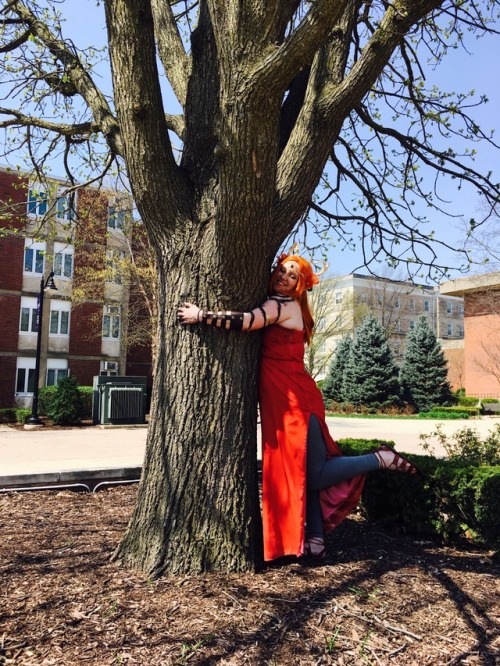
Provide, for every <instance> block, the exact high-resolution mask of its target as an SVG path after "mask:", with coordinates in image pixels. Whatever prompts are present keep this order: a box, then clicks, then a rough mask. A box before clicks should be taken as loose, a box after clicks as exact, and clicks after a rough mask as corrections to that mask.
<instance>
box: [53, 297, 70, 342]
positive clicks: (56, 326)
mask: <svg viewBox="0 0 500 666" xmlns="http://www.w3.org/2000/svg"><path fill="white" fill-rule="evenodd" d="M70 308H71V305H70V303H69V301H53V302H51V304H50V326H49V333H50V335H69V313H70Z"/></svg>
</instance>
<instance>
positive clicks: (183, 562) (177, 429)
mask: <svg viewBox="0 0 500 666" xmlns="http://www.w3.org/2000/svg"><path fill="white" fill-rule="evenodd" d="M120 10H121V11H124V13H126V12H127V11H128V7H127V6H124V5H122V4H120ZM126 18H127V21H130V16H127V17H126ZM141 20H142V21H143V22H144V21H146V26H147V19H144V15H141ZM140 22H141V21H140V20H138V21H136V23H139V25H137V26H136V27H135V28H134V27H133V26H131V27H130V29H131V30H134V29H135V30H137V31H138V32H141V33H142V41H143V47H144V39H145V38H144V31H145V26H144V25H142V26H141V25H140ZM132 23H134V19H132ZM115 39H119V35H116V36H115V35H113V34H111V35H110V45H111V48H112V52H114V53H115V62H116V60H117V59H118V58H121V59H125V58H126V59H130V61H132V62H133V61H134V54H133V53H132V52H131V51H130V50H127V51H123V50H119V51H118V53H116V52H115V51H113V47H114V44H115ZM228 48H230V47H228ZM144 50H145V49H144V48H143V51H142V53H141V58H142V59H144V58H145V53H144ZM150 53H154V51H151V52H150ZM193 54H194V55H193V71H192V75H191V78H190V82H189V95H188V103H187V108H186V132H185V143H184V153H183V160H182V165H181V167H182V171H181V172H180V173H179V176H178V177H179V182H178V183H177V187H176V194H175V196H174V195H172V196H170V197H169V196H164V197H163V200H162V199H161V196H160V191H162V192H165V191H168V189H169V187H171V186H172V184H171V183H168V182H167V181H166V180H162V178H164V175H163V174H162V164H161V160H160V159H159V158H158V165H157V168H155V169H151V170H147V171H145V170H144V160H143V159H142V157H141V154H142V155H143V154H144V152H147V154H148V155H150V156H151V159H154V155H155V152H156V151H158V145H159V143H160V142H161V140H162V138H161V137H158V142H156V141H155V139H154V136H153V140H151V138H152V137H151V135H149V134H148V132H149V131H150V127H151V123H154V122H155V120H154V118H152V117H151V115H152V112H151V111H150V109H154V108H157V107H156V105H157V103H158V102H157V101H156V100H153V99H152V100H151V101H150V100H147V99H142V100H141V107H140V108H141V113H139V114H138V113H137V110H136V112H134V110H133V106H134V105H133V100H134V96H135V95H138V94H139V92H138V91H139V90H140V81H139V80H138V77H137V76H136V75H134V76H133V77H132V78H131V80H130V81H129V83H128V85H125V86H120V90H117V91H116V97H117V103H118V105H119V108H120V109H122V111H121V122H122V124H123V126H124V127H125V130H126V131H125V135H126V136H128V137H136V140H134V141H126V153H127V155H126V157H127V166H128V172H129V175H130V180H131V184H132V188H133V191H134V196H135V199H136V201H137V204H138V207H139V209H140V211H141V215H142V218H143V222H144V224H145V225H146V227H147V229H148V232H149V235H150V238H151V240H152V243H153V245H154V247H155V250H156V253H157V258H158V272H159V283H160V284H159V289H160V291H159V303H160V304H165V308H164V309H163V311H160V313H159V331H158V335H159V342H158V357H157V363H156V369H155V379H154V387H153V395H154V399H153V405H152V410H151V424H150V430H149V433H148V442H147V452H146V459H145V463H144V468H143V475H142V481H141V485H140V490H139V499H138V503H137V507H136V509H135V511H134V514H133V516H132V519H131V521H130V524H129V527H128V530H127V533H126V535H125V538H124V540H123V541H122V543H121V545H120V546H119V548H118V550H117V552H116V554H115V557H116V558H118V559H120V560H123V561H124V562H126V563H128V564H130V565H132V566H136V567H139V568H141V569H142V570H144V571H146V572H148V574H150V575H153V576H156V575H159V574H161V573H162V572H164V571H166V570H168V571H169V572H181V571H190V572H193V571H207V570H212V569H225V570H232V571H248V570H254V569H255V568H256V567H257V566H258V564H259V562H260V560H261V557H262V555H261V553H262V549H261V542H262V537H261V525H260V512H259V502H258V483H257V456H256V427H257V375H258V351H259V344H260V334H259V333H250V334H249V333H243V332H233V331H221V330H219V329H212V328H209V327H206V326H202V325H200V326H194V327H187V328H185V327H181V326H180V325H179V324H178V323H177V320H176V309H177V307H178V306H179V305H180V304H181V303H183V302H184V301H191V302H195V303H197V304H199V305H200V306H202V307H209V308H216V309H217V308H232V309H239V310H246V309H249V308H251V307H255V306H256V305H257V304H258V303H259V302H260V301H261V300H262V299H263V298H264V296H265V285H266V282H267V276H268V274H269V268H270V256H271V255H272V254H273V253H274V250H275V249H276V248H270V247H269V245H270V243H269V235H270V225H271V211H272V206H273V201H274V196H275V185H274V184H275V174H276V164H277V150H278V147H277V146H278V134H279V132H278V117H279V99H277V98H276V96H273V98H272V99H269V97H270V96H269V95H266V96H265V98H264V99H256V98H255V97H253V98H251V97H247V96H246V95H245V89H244V86H242V89H241V90H240V91H239V94H238V95H236V93H235V85H237V81H238V73H237V72H235V71H234V68H230V70H231V71H219V61H218V59H217V57H216V53H215V41H214V35H213V34H212V31H211V23H210V20H209V16H208V14H207V11H206V5H202V7H201V10H200V19H199V28H198V32H197V35H195V36H194V38H193ZM117 66H118V65H117ZM153 66H154V65H153V63H151V67H153ZM120 69H121V70H122V71H123V70H125V71H133V67H132V66H131V65H130V64H129V66H128V67H125V66H124V63H123V62H122V63H121V65H120ZM143 71H145V72H146V74H145V76H148V74H147V69H146V68H144V70H143ZM136 86H138V88H137V91H136V90H135V87H136ZM152 96H154V88H153V92H152ZM273 116H274V117H275V122H272V117H273ZM270 119H271V122H269V121H270ZM158 122H159V121H158ZM146 123H148V124H147V126H146ZM143 125H144V126H143ZM141 140H143V141H144V146H140V145H138V143H139V141H141ZM163 140H164V139H163ZM185 174H189V178H187V179H184V180H183V178H184V175H185ZM179 191H181V192H183V195H182V196H180V197H179ZM159 201H161V210H159V206H158V202H159ZM250 257H251V258H252V259H251V261H249V258H250Z"/></svg>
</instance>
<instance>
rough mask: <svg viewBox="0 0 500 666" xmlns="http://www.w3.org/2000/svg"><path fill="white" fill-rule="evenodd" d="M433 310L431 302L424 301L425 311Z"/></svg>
mask: <svg viewBox="0 0 500 666" xmlns="http://www.w3.org/2000/svg"><path fill="white" fill-rule="evenodd" d="M430 311H431V304H430V302H429V301H424V312H430Z"/></svg>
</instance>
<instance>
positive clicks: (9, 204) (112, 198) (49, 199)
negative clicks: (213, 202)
mask: <svg viewBox="0 0 500 666" xmlns="http://www.w3.org/2000/svg"><path fill="white" fill-rule="evenodd" d="M67 192H68V184H67V183H65V182H63V181H60V180H57V179H50V181H49V182H47V183H44V184H40V183H37V182H36V181H34V180H33V179H30V177H29V176H28V175H23V174H21V175H20V174H19V173H15V172H11V171H9V170H7V169H4V168H0V211H1V213H0V322H1V327H0V407H11V406H14V405H15V406H21V407H25V406H27V407H29V406H30V405H31V400H32V395H33V382H34V376H35V355H36V344H37V337H38V327H37V312H38V297H39V294H40V291H41V284H42V280H46V279H47V277H48V276H49V275H50V273H51V272H52V271H53V273H54V283H55V285H56V287H57V291H55V292H50V293H49V292H48V291H46V292H44V299H43V300H44V304H43V320H42V322H41V335H40V342H41V354H40V366H39V367H40V381H39V386H40V387H41V386H46V385H55V384H57V382H58V380H59V378H61V377H63V376H66V375H69V374H71V375H73V376H75V377H76V379H77V380H78V382H79V384H80V385H82V386H91V385H92V383H93V377H94V376H96V375H100V374H110V375H135V376H137V375H140V376H147V377H148V378H149V379H148V382H149V384H150V383H151V355H150V345H149V344H144V343H136V344H135V345H133V346H132V347H131V346H130V345H127V339H128V324H129V313H130V303H131V299H132V300H133V299H134V294H132V293H131V291H130V284H129V283H128V282H127V280H125V279H123V271H122V270H121V268H120V266H121V263H122V262H124V261H125V255H126V252H127V249H128V248H129V247H130V234H131V229H132V225H131V222H132V218H131V209H132V206H131V200H130V197H129V196H128V195H125V194H123V193H117V192H112V191H103V190H97V189H94V188H90V187H87V188H82V189H79V190H77V191H75V192H74V194H67Z"/></svg>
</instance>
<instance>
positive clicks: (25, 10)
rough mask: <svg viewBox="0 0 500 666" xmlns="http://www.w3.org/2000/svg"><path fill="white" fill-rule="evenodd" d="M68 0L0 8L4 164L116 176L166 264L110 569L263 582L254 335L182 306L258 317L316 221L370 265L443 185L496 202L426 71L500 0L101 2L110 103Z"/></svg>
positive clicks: (454, 104)
mask: <svg viewBox="0 0 500 666" xmlns="http://www.w3.org/2000/svg"><path fill="white" fill-rule="evenodd" d="M68 1H69V0H64V1H63V2H57V3H55V2H54V3H51V2H50V1H49V0H43V1H42V0H13V1H10V0H9V1H7V0H5V1H4V2H3V3H2V4H3V7H2V14H1V17H2V18H1V21H2V24H1V25H2V31H1V33H0V79H1V81H2V84H1V85H2V100H3V104H2V106H1V108H0V127H1V128H3V129H4V131H5V132H8V136H7V139H8V140H7V141H6V142H5V158H4V159H5V160H10V159H11V158H10V156H11V155H13V154H14V151H16V150H17V149H23V148H25V149H26V154H27V156H28V159H29V160H30V161H31V163H32V164H33V167H34V169H35V170H36V172H35V173H36V178H39V179H41V178H43V174H44V170H46V169H47V167H50V164H51V161H50V156H51V151H53V152H55V153H56V154H59V155H60V156H61V161H62V163H63V164H64V169H65V170H66V175H67V179H68V191H71V192H73V193H74V192H75V191H76V190H78V188H79V187H82V186H83V185H85V184H86V183H96V182H99V180H102V179H103V178H104V176H105V174H107V173H108V172H109V169H110V168H111V166H112V165H115V164H117V163H118V164H121V165H125V167H126V171H127V177H128V180H129V182H130V186H131V191H132V194H133V196H134V200H135V203H136V205H137V209H138V212H139V216H140V218H141V220H142V222H143V224H144V228H145V229H146V231H147V233H148V236H149V239H150V242H151V245H152V247H153V250H154V253H155V260H156V269H157V279H158V292H157V294H158V307H157V312H158V326H157V333H158V336H157V340H158V348H157V361H156V366H155V384H154V389H153V391H154V398H153V403H152V411H151V422H150V428H149V431H148V441H147V451H146V456H145V461H144V466H143V472H142V482H141V485H140V489H139V493H138V500H137V505H136V508H135V510H134V512H133V515H132V517H131V520H130V523H129V526H128V529H127V532H126V534H125V536H124V539H123V541H122V543H121V545H120V547H119V549H118V551H117V553H116V558H117V559H119V560H120V561H122V562H124V563H125V564H127V565H130V566H133V567H135V568H138V569H141V570H142V571H144V572H147V574H148V575H149V576H159V575H161V574H162V573H164V572H169V573H178V572H190V573H193V572H198V571H202V570H214V569H229V570H233V571H247V570H254V569H255V568H256V567H257V566H258V565H259V562H260V559H259V558H260V553H261V547H260V546H261V526H260V516H259V495H258V483H257V460H256V450H257V449H256V428H257V418H256V417H257V389H256V386H257V367H258V363H257V360H258V352H259V338H260V336H259V335H258V334H254V335H245V334H242V335H238V334H233V333H231V332H223V331H215V330H213V329H211V328H210V327H199V328H198V327H195V328H190V329H186V328H183V327H180V326H179V325H178V324H177V321H176V310H177V307H178V305H179V303H181V302H183V301H186V300H189V301H194V302H196V303H198V304H199V305H201V306H202V307H211V308H217V309H227V308H231V307H232V308H235V307H236V308H238V309H249V308H250V307H254V306H255V305H256V304H257V303H259V302H260V301H261V300H263V298H264V296H265V292H266V285H267V280H268V276H269V270H270V267H271V264H272V261H273V258H274V257H275V256H276V253H277V252H278V251H279V249H280V248H281V246H282V245H283V243H284V242H285V240H286V239H287V237H288V236H289V235H290V234H291V233H293V232H294V230H296V229H297V225H298V224H299V223H300V222H301V221H304V220H305V219H306V218H307V215H308V212H310V211H313V212H312V215H310V216H309V219H310V220H312V221H314V220H318V221H319V222H320V223H321V226H322V228H321V229H320V232H321V233H323V232H324V233H325V234H328V231H329V229H332V230H334V232H335V233H337V234H340V235H341V236H343V237H344V238H345V240H346V242H351V241H352V234H353V233H357V231H358V230H359V232H360V238H358V239H355V240H354V242H357V243H358V244H359V245H360V246H362V247H363V250H364V253H365V257H366V262H367V263H368V262H370V261H377V260H379V258H380V257H381V256H384V253H386V256H388V257H389V259H390V260H392V261H394V262H395V261H397V260H398V259H399V258H400V257H401V256H410V257H411V262H412V265H413V266H415V267H418V266H421V265H422V262H424V264H425V263H426V262H427V259H426V258H427V257H429V256H432V247H431V248H429V244H430V243H432V241H431V235H430V234H429V235H427V234H426V231H425V229H426V227H425V225H423V224H422V220H421V218H420V217H418V215H417V214H416V213H415V207H414V203H415V199H416V198H417V197H421V198H422V200H423V201H424V202H425V204H426V205H427V206H429V207H430V208H431V210H432V206H435V207H436V208H438V209H439V210H440V209H441V204H442V198H441V199H440V198H439V185H440V181H441V178H443V179H448V178H450V179H452V180H451V182H452V183H456V184H457V186H458V185H460V186H462V187H463V186H464V185H466V184H469V185H470V186H471V187H473V190H474V192H477V191H479V192H481V193H482V194H483V195H484V196H485V197H486V198H487V199H488V200H489V201H491V202H493V201H495V200H498V197H499V194H500V191H499V190H500V187H499V185H498V184H497V183H496V181H495V180H494V179H492V178H490V176H489V174H482V173H479V172H478V171H477V170H476V169H475V168H474V167H475V165H474V161H473V155H474V150H473V149H472V146H471V145H470V144H473V143H477V142H480V141H481V142H485V143H488V144H491V145H493V146H494V145H495V144H494V143H493V141H492V139H491V136H490V135H487V134H486V133H485V132H484V131H483V130H482V129H481V127H480V126H479V125H478V123H477V122H475V120H474V119H473V118H471V117H470V109H471V108H473V106H474V104H473V101H475V100H471V99H470V98H469V95H462V94H460V93H457V94H450V93H449V92H448V91H442V92H441V91H439V90H437V89H436V88H435V87H434V86H432V87H431V86H427V84H426V80H425V74H426V70H427V69H428V68H429V67H430V66H431V65H429V64H428V59H429V57H430V58H432V59H433V61H434V62H433V63H432V66H434V65H435V64H439V62H440V61H441V60H442V59H443V57H444V56H445V54H446V52H447V51H448V49H449V50H451V51H452V52H453V50H454V48H456V47H462V42H463V40H464V39H465V38H466V37H467V35H469V34H470V33H473V32H476V33H477V35H483V34H484V33H487V32H492V33H493V32H494V26H492V27H490V26H489V22H490V21H491V17H492V16H494V14H495V12H496V9H497V7H498V4H499V0H491V2H490V1H489V0H480V1H479V2H478V3H476V2H472V0H465V1H464V2H458V0H397V2H396V3H380V2H369V3H360V2H355V1H354V0H315V2H305V1H302V0H270V1H266V2H264V1H263V0H241V1H238V2H236V1H235V0H199V1H193V2H190V0H187V2H182V3H181V2H175V0H173V1H172V2H162V1H161V0H134V2H132V1H130V0H106V2H105V3H100V7H101V8H103V9H104V10H105V13H106V24H107V38H108V44H107V46H108V48H107V50H106V53H109V56H110V59H111V64H112V67H111V76H112V78H113V91H112V94H110V91H109V90H101V89H100V88H99V83H100V78H99V77H98V76H97V75H96V74H95V73H94V71H93V69H92V65H91V62H92V59H93V55H94V54H93V52H92V51H93V49H92V48H90V49H87V48H85V45H83V48H78V45H76V44H75V39H71V38H68V37H67V35H65V26H64V22H63V21H61V15H62V14H63V13H64V9H65V6H66V3H67V2H68ZM94 32H95V34H98V33H99V27H98V26H97V25H96V26H95V30H94ZM99 56H100V54H98V57H99ZM94 60H95V59H94ZM164 77H166V78H167V79H168V81H169V83H170V88H168V90H171V91H173V94H174V95H175V96H176V98H177V100H176V101H175V102H172V100H170V99H169V98H168V97H167V95H166V94H165V91H166V90H167V86H164V85H163V83H162V81H163V80H164ZM447 140H448V143H449V145H447ZM457 142H464V143H463V144H462V147H463V150H461V149H460V148H458V149H457V146H456V144H457ZM464 144H465V145H464ZM376 147H377V148H376ZM328 161H329V167H328V168H325V167H326V164H327V162H328ZM423 164H425V165H426V168H428V169H431V170H432V169H435V170H436V173H435V174H434V173H433V174H432V175H431V177H430V178H429V179H428V180H427V179H426V178H424V177H422V176H421V173H422V172H421V170H420V169H419V167H420V166H421V165H423ZM327 179H329V181H330V182H331V183H332V186H331V187H330V186H329V185H328V183H327V182H326V181H327ZM320 182H323V184H324V185H325V187H326V188H327V189H328V190H329V191H328V192H327V193H323V194H325V196H314V195H315V191H316V189H317V187H318V184H319V183H320ZM447 195H448V197H449V192H447ZM18 208H19V207H18ZM24 210H26V209H24ZM17 214H18V215H19V210H18V211H17ZM351 225H352V226H351ZM431 263H432V262H431ZM207 387H209V390H207Z"/></svg>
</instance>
